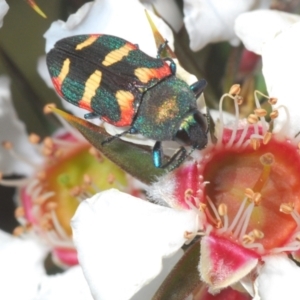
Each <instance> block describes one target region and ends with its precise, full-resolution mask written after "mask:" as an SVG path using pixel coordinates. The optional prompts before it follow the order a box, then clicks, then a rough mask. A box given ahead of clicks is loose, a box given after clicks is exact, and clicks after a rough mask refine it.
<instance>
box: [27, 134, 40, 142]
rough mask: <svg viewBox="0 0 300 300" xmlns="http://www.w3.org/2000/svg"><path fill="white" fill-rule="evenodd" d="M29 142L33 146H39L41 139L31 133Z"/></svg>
mask: <svg viewBox="0 0 300 300" xmlns="http://www.w3.org/2000/svg"><path fill="white" fill-rule="evenodd" d="M28 140H29V142H30V143H31V144H38V143H39V142H40V140H41V137H40V136H39V135H37V134H35V133H31V134H30V135H29V137H28Z"/></svg>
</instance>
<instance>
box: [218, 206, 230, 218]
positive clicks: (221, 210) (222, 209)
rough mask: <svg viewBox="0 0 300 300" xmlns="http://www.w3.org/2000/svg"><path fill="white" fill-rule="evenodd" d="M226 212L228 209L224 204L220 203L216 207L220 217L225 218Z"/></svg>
mask: <svg viewBox="0 0 300 300" xmlns="http://www.w3.org/2000/svg"><path fill="white" fill-rule="evenodd" d="M227 212H228V207H227V205H226V204H225V203H221V204H220V205H219V207H218V213H219V215H220V216H221V217H223V216H226V215H227Z"/></svg>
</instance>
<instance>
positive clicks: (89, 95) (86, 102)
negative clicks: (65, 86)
mask: <svg viewBox="0 0 300 300" xmlns="http://www.w3.org/2000/svg"><path fill="white" fill-rule="evenodd" d="M101 79H102V72H101V71H99V70H96V71H95V72H94V73H93V74H92V75H90V77H89V78H88V79H87V81H86V82H85V86H84V92H83V96H82V99H81V100H80V101H79V102H78V106H79V107H81V108H85V109H88V110H91V101H92V99H93V97H94V96H95V95H96V91H97V88H98V87H99V86H100V84H101Z"/></svg>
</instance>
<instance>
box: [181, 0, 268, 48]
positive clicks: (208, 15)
mask: <svg viewBox="0 0 300 300" xmlns="http://www.w3.org/2000/svg"><path fill="white" fill-rule="evenodd" d="M269 5H270V0H261V1H256V0H244V1H236V0H222V1H220V0H184V23H185V26H186V29H187V31H188V34H189V37H190V47H191V49H192V50H193V51H197V50H200V49H202V48H203V47H204V46H206V45H207V44H208V43H215V42H221V41H230V43H231V44H232V45H234V46H236V45H238V43H239V39H238V38H237V36H236V35H235V33H234V29H233V28H234V21H235V19H236V17H237V16H238V15H239V14H241V13H243V12H246V11H249V10H253V9H258V8H267V7H269Z"/></svg>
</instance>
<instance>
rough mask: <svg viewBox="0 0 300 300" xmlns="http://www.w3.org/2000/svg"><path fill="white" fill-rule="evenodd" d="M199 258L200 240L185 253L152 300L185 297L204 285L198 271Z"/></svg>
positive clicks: (169, 299) (173, 299)
mask: <svg viewBox="0 0 300 300" xmlns="http://www.w3.org/2000/svg"><path fill="white" fill-rule="evenodd" d="M199 260H200V241H199V240H198V241H196V242H195V243H194V244H193V245H191V246H190V247H189V248H188V250H187V251H186V252H185V253H184V255H183V256H182V258H181V259H180V260H179V262H178V263H177V265H176V266H175V267H174V269H173V270H172V271H171V273H170V274H169V275H168V277H167V278H166V279H165V281H164V282H163V284H162V285H161V286H160V288H159V289H158V291H157V292H156V294H155V295H154V297H153V298H152V300H178V299H185V298H186V297H187V296H189V295H190V294H191V293H192V291H194V290H195V289H196V287H198V286H199V285H203V284H204V283H202V282H201V281H200V275H199V271H198V264H199Z"/></svg>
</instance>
